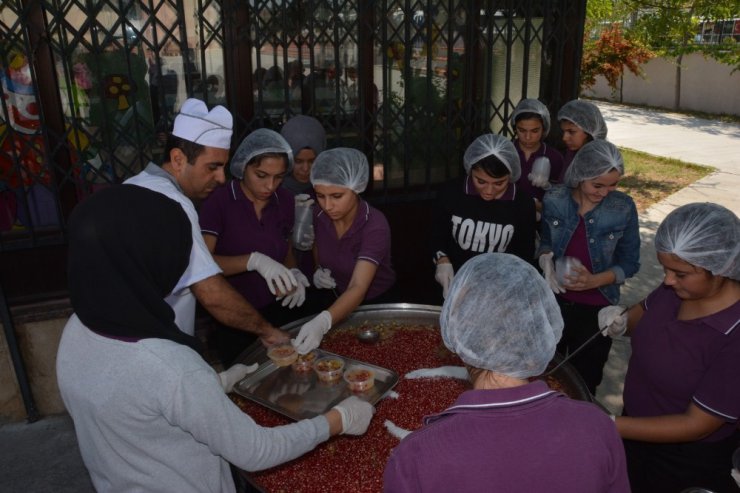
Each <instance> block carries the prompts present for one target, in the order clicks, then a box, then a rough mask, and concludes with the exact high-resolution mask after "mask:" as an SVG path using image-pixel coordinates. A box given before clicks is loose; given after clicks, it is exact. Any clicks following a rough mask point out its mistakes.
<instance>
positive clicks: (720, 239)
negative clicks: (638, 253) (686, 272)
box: [655, 202, 740, 281]
mask: <svg viewBox="0 0 740 493" xmlns="http://www.w3.org/2000/svg"><path fill="white" fill-rule="evenodd" d="M655 250H656V251H658V252H660V253H672V254H674V255H676V256H677V257H679V258H680V259H682V260H684V261H686V262H688V263H690V264H692V265H696V266H698V267H701V268H702V269H706V270H708V271H709V272H711V273H712V274H714V275H715V276H722V277H728V278H730V279H735V280H736V281H740V220H739V219H738V217H737V216H736V215H735V213H734V212H732V211H731V210H729V209H726V208H724V207H722V206H721V205H717V204H711V203H709V202H704V203H699V202H697V203H693V204H686V205H683V206H681V207H679V208H678V209H675V210H674V211H672V212H671V213H670V214H668V215H667V216H666V218H665V219H664V220H663V222H662V223H660V226H659V227H658V231H657V232H656V233H655Z"/></svg>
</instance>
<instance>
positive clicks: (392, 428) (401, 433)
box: [383, 419, 411, 440]
mask: <svg viewBox="0 0 740 493" xmlns="http://www.w3.org/2000/svg"><path fill="white" fill-rule="evenodd" d="M383 424H384V425H385V429H386V430H388V433H390V434H391V435H393V436H394V437H396V438H398V439H399V440H403V439H404V438H406V437H407V436H408V435H410V434H411V430H406V429H404V428H401V427H400V426H398V425H397V424H395V423H394V422H393V421H391V420H390V419H386V420H385V421H384V422H383Z"/></svg>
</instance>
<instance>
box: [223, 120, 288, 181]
mask: <svg viewBox="0 0 740 493" xmlns="http://www.w3.org/2000/svg"><path fill="white" fill-rule="evenodd" d="M272 153H274V154H287V155H288V167H287V169H286V172H288V173H290V170H291V169H293V151H292V150H291V149H290V144H288V142H287V141H286V140H285V139H284V138H283V136H282V135H280V134H279V133H277V132H276V131H274V130H270V129H269V128H258V129H257V130H254V131H253V132H251V133H250V134H249V135H247V136H246V137H244V140H242V143H241V144H239V147H237V149H236V152H235V153H234V157H232V158H231V164H230V165H229V169H230V170H231V176H235V177H236V178H239V179H242V178H243V177H244V168H245V167H246V166H247V163H248V162H249V161H251V160H252V159H253V158H255V157H256V156H259V155H260V154H272Z"/></svg>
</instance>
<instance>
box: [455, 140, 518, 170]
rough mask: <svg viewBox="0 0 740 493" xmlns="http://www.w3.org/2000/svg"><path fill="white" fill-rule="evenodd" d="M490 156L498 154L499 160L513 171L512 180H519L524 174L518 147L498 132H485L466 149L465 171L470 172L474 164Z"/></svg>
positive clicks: (464, 158)
mask: <svg viewBox="0 0 740 493" xmlns="http://www.w3.org/2000/svg"><path fill="white" fill-rule="evenodd" d="M488 156H496V158H498V160H499V161H501V162H502V163H504V166H506V167H507V168H508V169H509V172H510V173H511V181H512V182H515V181H517V180H518V179H519V177H520V176H521V175H522V165H521V163H520V162H519V154H518V153H517V152H516V147H514V144H512V143H511V141H510V140H509V139H507V138H506V137H504V136H501V135H496V134H483V135H481V136H480V137H478V138H477V139H475V140H474V141H473V142H472V143H471V144H470V145H469V146H468V148H467V149H465V155H464V156H463V164H464V165H465V172H466V173H467V174H470V170H471V169H472V168H473V165H474V164H476V163H477V162H478V161H480V160H481V159H484V158H487V157H488Z"/></svg>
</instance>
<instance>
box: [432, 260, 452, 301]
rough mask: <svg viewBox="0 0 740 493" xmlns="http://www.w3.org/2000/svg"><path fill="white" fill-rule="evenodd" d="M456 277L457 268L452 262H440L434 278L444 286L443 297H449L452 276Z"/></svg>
mask: <svg viewBox="0 0 740 493" xmlns="http://www.w3.org/2000/svg"><path fill="white" fill-rule="evenodd" d="M453 277H455V269H454V268H453V267H452V264H450V263H447V262H445V263H442V264H440V263H438V264H437V269H436V270H435V272H434V280H435V281H437V282H438V283H439V284H440V285H441V286H442V298H447V292H448V291H449V290H450V284H452V278H453Z"/></svg>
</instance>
